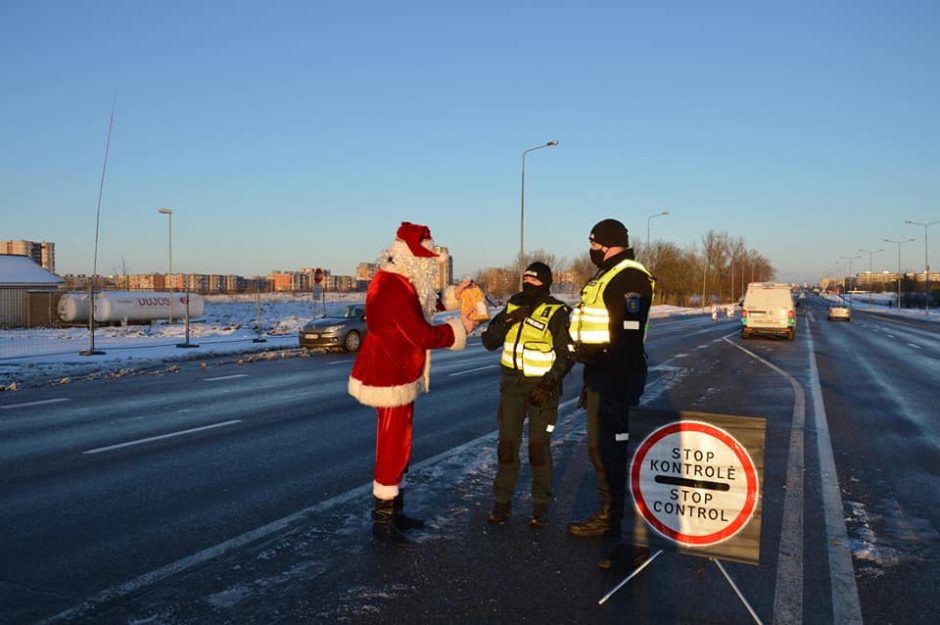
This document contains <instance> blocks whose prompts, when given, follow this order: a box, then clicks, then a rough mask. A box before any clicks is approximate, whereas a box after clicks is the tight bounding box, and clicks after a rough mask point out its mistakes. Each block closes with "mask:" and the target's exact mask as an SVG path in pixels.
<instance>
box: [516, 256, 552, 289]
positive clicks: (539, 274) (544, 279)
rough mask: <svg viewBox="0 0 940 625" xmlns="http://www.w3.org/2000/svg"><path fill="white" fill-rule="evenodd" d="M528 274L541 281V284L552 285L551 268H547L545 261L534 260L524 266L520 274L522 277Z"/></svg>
mask: <svg viewBox="0 0 940 625" xmlns="http://www.w3.org/2000/svg"><path fill="white" fill-rule="evenodd" d="M525 276H529V277H531V278H535V279H536V280H538V281H539V282H541V283H542V285H543V286H551V285H552V270H551V269H549V267H548V265H546V264H545V263H540V262H539V261H535V262H534V263H532V264H531V265H529V266H528V267H526V268H525V272H524V273H523V274H522V277H525Z"/></svg>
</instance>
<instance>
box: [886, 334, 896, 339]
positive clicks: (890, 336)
mask: <svg viewBox="0 0 940 625" xmlns="http://www.w3.org/2000/svg"><path fill="white" fill-rule="evenodd" d="M887 336H888V338H889V339H896V338H898V337H896V336H894V335H893V334H888V335H887Z"/></svg>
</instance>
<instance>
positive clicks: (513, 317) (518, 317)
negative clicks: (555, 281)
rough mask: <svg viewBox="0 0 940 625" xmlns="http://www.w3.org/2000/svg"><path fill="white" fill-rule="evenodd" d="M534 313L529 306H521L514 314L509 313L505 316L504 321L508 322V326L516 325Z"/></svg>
mask: <svg viewBox="0 0 940 625" xmlns="http://www.w3.org/2000/svg"><path fill="white" fill-rule="evenodd" d="M531 312H532V309H531V308H530V307H528V306H520V307H519V308H516V309H515V310H513V311H512V312H508V313H506V314H505V315H504V316H503V319H504V320H505V321H506V325H507V326H512V325H516V324H517V323H519V322H520V321H522V320H523V319H525V318H526V317H528V316H529V313H531Z"/></svg>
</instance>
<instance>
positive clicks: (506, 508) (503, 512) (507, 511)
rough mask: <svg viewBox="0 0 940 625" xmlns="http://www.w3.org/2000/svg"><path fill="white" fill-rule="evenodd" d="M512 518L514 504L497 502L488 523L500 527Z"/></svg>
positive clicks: (487, 520) (487, 518)
mask: <svg viewBox="0 0 940 625" xmlns="http://www.w3.org/2000/svg"><path fill="white" fill-rule="evenodd" d="M510 517H512V504H510V503H508V502H507V503H502V502H500V501H497V502H496V503H495V504H493V511H492V512H490V515H489V516H488V517H486V522H487V523H489V524H490V525H499V524H500V523H505V522H506V521H508V520H509V519H510Z"/></svg>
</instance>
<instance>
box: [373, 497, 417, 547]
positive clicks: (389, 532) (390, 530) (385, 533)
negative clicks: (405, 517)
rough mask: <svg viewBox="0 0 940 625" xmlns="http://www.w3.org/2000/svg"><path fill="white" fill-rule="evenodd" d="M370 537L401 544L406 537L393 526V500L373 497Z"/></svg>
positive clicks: (404, 541)
mask: <svg viewBox="0 0 940 625" xmlns="http://www.w3.org/2000/svg"><path fill="white" fill-rule="evenodd" d="M372 537H373V538H375V539H377V540H379V541H381V542H383V543H393V544H398V545H403V544H405V543H407V542H409V541H408V538H407V537H406V536H405V535H404V534H402V533H401V530H399V529H398V527H396V526H395V502H394V501H393V500H391V499H379V498H378V497H376V498H375V510H373V511H372Z"/></svg>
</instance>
